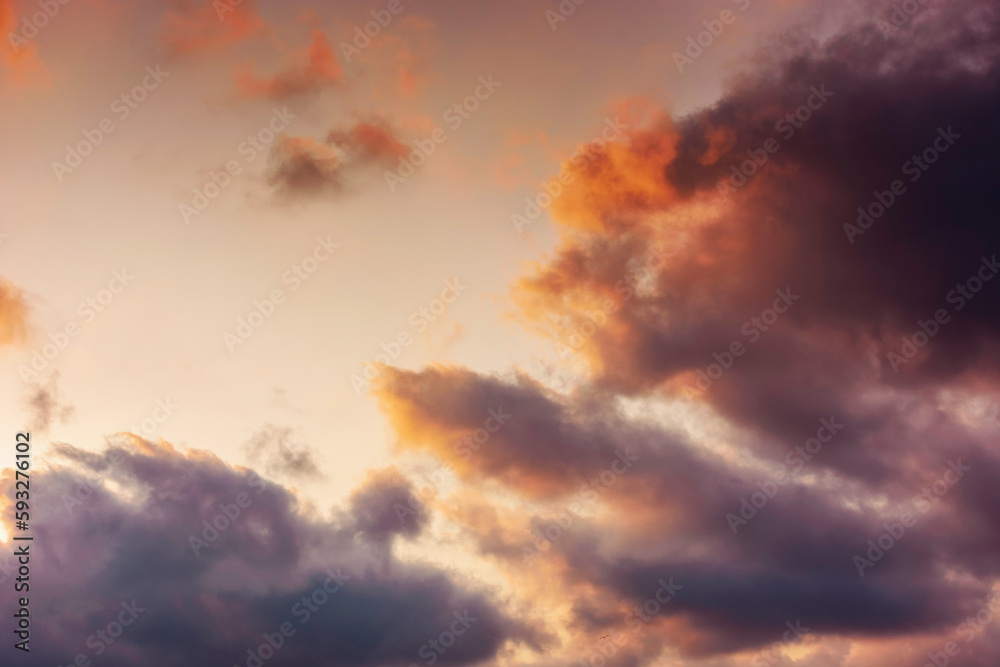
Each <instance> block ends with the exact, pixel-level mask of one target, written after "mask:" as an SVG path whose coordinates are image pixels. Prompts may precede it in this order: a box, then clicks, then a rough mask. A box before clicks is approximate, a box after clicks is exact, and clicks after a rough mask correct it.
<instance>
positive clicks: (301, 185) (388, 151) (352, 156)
mask: <svg viewBox="0 0 1000 667" xmlns="http://www.w3.org/2000/svg"><path fill="white" fill-rule="evenodd" d="M408 152H409V149H408V148H407V147H406V145H405V144H403V143H402V142H401V141H400V139H399V137H398V136H397V134H396V132H395V130H394V129H393V128H392V127H390V126H389V124H388V123H387V122H386V121H384V120H382V119H379V118H373V119H368V120H363V121H359V122H357V123H355V124H354V125H352V126H350V127H348V128H346V129H335V130H332V131H331V132H330V133H329V134H328V135H327V137H326V138H325V139H324V140H323V141H319V140H317V139H314V138H312V137H289V136H283V137H281V138H279V140H278V141H277V142H276V143H275V146H274V148H272V150H271V153H270V155H269V156H268V159H269V161H270V173H269V174H268V183H269V184H270V185H271V186H272V187H274V189H275V190H276V192H277V193H278V194H279V195H280V196H282V197H284V198H295V197H317V196H337V195H340V194H343V193H344V192H345V191H347V190H349V189H350V188H351V187H353V183H354V179H355V178H356V177H357V176H359V175H360V174H361V173H362V172H364V171H365V170H366V169H368V168H370V167H376V166H391V165H393V164H394V163H395V161H396V160H398V159H399V158H400V157H402V156H404V155H406V154H407V153H408Z"/></svg>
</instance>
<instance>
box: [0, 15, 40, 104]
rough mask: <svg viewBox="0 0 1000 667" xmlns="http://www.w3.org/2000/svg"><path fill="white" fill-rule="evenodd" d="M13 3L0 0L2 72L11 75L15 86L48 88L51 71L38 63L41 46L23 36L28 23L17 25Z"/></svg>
mask: <svg viewBox="0 0 1000 667" xmlns="http://www.w3.org/2000/svg"><path fill="white" fill-rule="evenodd" d="M16 9H17V8H16V3H15V1H14V0H0V36H2V37H3V41H2V42H0V69H6V70H8V72H9V73H10V80H11V82H13V83H14V85H16V86H38V85H45V84H46V83H48V81H49V73H48V70H46V69H45V67H44V66H43V65H42V64H41V62H39V60H38V47H37V46H35V44H34V43H33V42H31V41H30V38H28V37H27V36H26V35H24V34H23V30H22V28H23V26H24V25H25V20H22V21H21V25H18V17H17V11H16Z"/></svg>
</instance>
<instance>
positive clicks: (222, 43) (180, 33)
mask: <svg viewBox="0 0 1000 667" xmlns="http://www.w3.org/2000/svg"><path fill="white" fill-rule="evenodd" d="M266 28H267V24H266V23H265V22H264V19H262V18H261V16H260V14H258V13H257V10H256V8H255V7H254V2H253V0H244V1H243V2H242V3H241V4H239V5H236V6H231V5H228V4H224V3H206V4H204V5H202V6H195V5H192V4H191V3H187V2H185V3H183V4H181V5H180V6H179V8H178V9H175V10H170V11H168V12H167V14H166V15H165V16H164V17H163V23H162V25H161V26H160V35H159V37H160V42H161V44H162V45H163V46H164V48H166V50H167V52H168V53H171V54H174V55H176V54H185V53H212V52H217V51H222V50H223V49H225V48H226V47H229V46H232V45H234V44H238V43H240V42H243V41H245V40H247V39H250V38H251V37H254V36H256V35H258V34H260V33H262V32H263V31H264V30H265V29H266Z"/></svg>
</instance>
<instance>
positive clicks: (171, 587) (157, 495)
mask: <svg viewBox="0 0 1000 667" xmlns="http://www.w3.org/2000/svg"><path fill="white" fill-rule="evenodd" d="M52 454H53V456H52V460H51V462H52V468H51V469H50V470H48V471H47V472H43V471H36V472H35V474H34V475H33V479H32V481H34V482H36V483H37V487H36V485H32V491H33V495H32V499H33V500H34V501H35V503H36V504H37V510H36V511H37V518H36V519H35V525H34V526H33V528H34V531H35V534H36V535H37V536H38V537H39V539H40V540H43V541H44V543H45V544H46V546H47V548H46V549H34V548H33V549H32V555H31V565H32V575H33V576H32V579H33V581H34V580H35V578H37V580H38V581H43V580H44V581H46V582H48V585H47V586H45V587H41V588H39V589H38V590H37V591H36V590H35V589H34V588H33V589H32V591H31V592H32V595H31V604H32V609H33V610H34V609H48V610H49V611H48V612H47V615H46V618H47V619H48V621H47V622H46V623H44V624H37V625H35V626H33V627H32V637H31V639H32V644H31V649H32V654H36V653H37V654H36V659H37V660H38V661H39V662H40V663H52V664H56V663H58V662H60V661H61V662H66V661H67V659H69V660H72V659H74V657H75V656H76V655H78V654H81V653H82V654H85V655H87V656H88V658H89V659H91V660H92V659H94V658H95V657H97V653H96V651H97V650H98V649H99V650H100V652H101V655H100V659H101V662H102V664H106V665H109V667H118V666H122V667H123V666H125V665H132V666H133V667H144V666H145V665H158V666H161V667H162V666H174V665H183V664H186V665H213V664H244V663H245V662H246V660H247V659H248V650H250V649H253V650H256V649H257V648H258V647H259V646H260V645H261V644H264V643H265V637H264V633H267V634H272V633H275V632H277V631H278V630H279V628H280V626H281V625H282V624H283V623H286V622H288V623H291V624H292V627H293V628H294V629H295V634H294V635H292V636H290V637H288V638H287V640H286V641H285V642H284V643H283V645H282V647H281V648H280V649H278V651H277V653H276V655H275V657H274V659H273V660H272V663H273V664H279V665H291V664H303V663H310V662H311V663H315V662H316V661H317V659H319V658H318V657H317V656H322V664H324V665H330V666H331V667H334V666H341V665H343V666H347V665H371V666H373V667H374V666H375V665H384V664H404V663H405V664H408V663H409V662H416V661H422V658H420V657H418V651H420V650H421V649H422V648H423V650H425V651H429V650H431V649H429V648H427V647H426V645H427V642H428V641H429V640H430V639H433V638H436V637H438V636H439V635H440V634H441V633H442V632H444V631H446V630H448V629H449V627H450V626H451V624H452V623H453V622H455V619H456V616H455V614H458V615H459V616H462V615H463V614H466V616H465V618H466V619H467V620H468V618H470V617H471V618H472V619H474V620H473V621H472V622H471V623H469V624H468V629H467V631H466V632H465V633H464V634H463V635H462V636H461V637H459V638H458V639H457V640H456V641H455V643H454V645H453V646H452V647H451V648H449V649H448V650H447V652H446V653H445V654H444V655H443V656H440V661H441V662H442V663H443V664H471V663H474V662H478V661H483V660H489V659H490V658H492V657H494V656H495V655H496V653H497V652H498V651H499V650H500V649H501V648H502V647H504V646H507V645H511V644H517V643H520V642H523V641H528V642H533V641H534V639H533V636H534V632H533V631H532V630H530V629H528V628H527V627H526V626H525V625H524V624H523V623H521V622H519V621H515V620H513V619H511V618H510V617H509V616H507V615H506V614H505V613H504V612H502V611H501V610H500V609H499V608H498V607H497V605H496V603H495V602H494V601H493V600H491V599H490V598H488V597H487V596H486V595H484V594H483V593H479V592H473V591H471V590H468V589H466V588H464V587H463V586H462V585H460V584H458V583H456V582H455V581H454V580H453V579H452V578H451V577H450V576H449V575H448V574H446V573H445V572H443V571H439V570H434V569H431V568H427V567H421V566H415V565H408V564H404V563H400V562H394V563H393V567H392V569H391V573H389V572H386V571H383V570H380V569H376V568H374V567H372V564H373V561H374V560H375V559H376V558H378V559H382V558H384V557H385V554H384V553H376V552H374V551H371V550H370V548H369V547H368V546H367V545H366V543H365V542H364V541H363V540H356V539H355V538H354V537H353V526H354V525H355V523H354V521H352V520H350V517H347V520H346V521H345V523H343V524H341V523H333V522H325V521H322V520H320V519H318V518H317V517H315V516H312V515H308V514H307V513H306V512H305V511H304V508H303V507H301V506H300V504H299V502H298V500H297V499H296V498H295V496H294V495H292V493H291V492H289V491H288V490H287V489H285V488H283V487H281V486H279V485H277V484H275V483H273V482H271V481H269V480H266V479H262V478H259V477H254V476H253V475H251V474H250V472H249V471H247V470H243V469H234V468H232V467H230V466H229V465H227V464H226V463H224V462H223V461H221V460H220V459H218V458H216V457H215V456H214V455H212V454H211V453H208V452H199V451H192V452H187V453H182V452H179V451H177V450H175V449H174V448H173V447H171V446H170V445H169V444H167V443H163V442H161V443H159V444H154V443H151V442H148V441H144V440H141V439H140V438H138V437H136V436H132V435H128V436H124V437H120V438H116V439H114V440H111V441H109V446H108V448H107V449H106V450H105V451H104V452H102V453H99V454H94V453H89V452H85V451H82V450H80V449H77V448H75V447H73V446H71V445H67V444H61V445H60V444H57V445H54V449H53V450H52ZM57 456H58V457H59V459H60V460H62V461H65V463H63V464H57V463H56V457H57ZM110 480H114V481H115V483H116V487H115V489H116V490H115V491H114V492H112V491H111V490H110V489H109V488H108V487H107V486H106V485H105V482H106V481H110ZM0 486H2V487H3V498H4V500H2V501H0V504H3V505H4V507H3V512H4V516H5V517H12V516H13V512H12V510H11V508H10V507H8V506H7V503H8V502H9V501H8V500H7V499H9V498H12V497H13V490H12V488H13V473H12V471H10V470H6V471H4V475H3V481H2V483H0ZM36 488H37V489H38V490H37V491H35V489H36ZM244 494H245V495H244ZM238 499H240V500H238ZM247 501H249V502H247ZM237 502H241V503H242V509H239V515H238V516H237V515H236V514H235V513H236V511H237V509H238V508H239V507H240V506H238V505H237V504H236V503H237ZM224 511H225V512H228V513H229V515H230V517H232V518H231V519H230V520H229V521H226V520H225V515H224V514H223V512H224ZM220 516H222V517H223V519H218V517H220ZM205 522H212V523H214V524H216V525H217V526H219V528H218V529H217V531H216V532H214V533H213V532H211V531H209V530H208V529H207V528H206V524H205ZM210 525H211V524H210ZM195 537H197V538H199V539H201V538H205V539H204V540H203V541H204V542H205V544H204V545H201V544H199V543H197V542H195V541H194V540H193V538H195ZM193 544H194V545H197V549H198V551H199V553H198V555H195V553H194V551H195V547H193V546H192V545H193ZM331 574H332V575H333V577H339V578H341V579H342V581H341V582H340V588H339V589H337V590H335V592H330V593H328V594H324V595H323V596H322V603H320V602H319V600H320V596H318V595H317V594H315V591H317V590H322V588H323V586H324V582H326V586H327V589H326V590H327V591H330V590H331V589H334V587H335V586H337V585H338V582H337V579H336V578H333V579H332V578H331ZM304 596H308V597H310V598H311V599H312V601H313V602H312V603H311V605H312V611H310V612H309V613H308V614H307V613H306V610H307V609H309V606H307V605H306V604H305V603H303V602H302V600H303V597H304ZM123 602H124V603H125V604H126V605H130V606H132V607H133V608H134V607H138V608H141V612H139V614H138V616H137V618H135V620H134V621H133V622H132V623H131V624H130V626H129V627H127V628H125V630H124V632H122V633H121V634H120V636H115V630H114V629H112V631H111V633H110V634H111V636H113V637H115V638H114V641H113V642H106V641H105V640H103V639H101V638H99V637H97V636H95V633H96V631H97V630H101V629H105V628H107V626H108V624H109V623H112V622H115V621H116V620H117V619H118V618H119V614H120V613H122V603H123ZM3 627H4V628H5V631H7V632H8V633H10V632H11V631H12V630H11V628H12V623H11V622H10V619H8V620H7V621H5V622H4V623H3ZM459 627H461V626H459Z"/></svg>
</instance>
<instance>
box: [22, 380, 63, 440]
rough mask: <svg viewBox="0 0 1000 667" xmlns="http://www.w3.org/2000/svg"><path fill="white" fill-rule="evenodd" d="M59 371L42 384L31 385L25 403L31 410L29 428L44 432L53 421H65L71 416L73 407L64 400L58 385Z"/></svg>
mask: <svg viewBox="0 0 1000 667" xmlns="http://www.w3.org/2000/svg"><path fill="white" fill-rule="evenodd" d="M58 382H59V373H53V374H52V375H51V376H50V377H49V379H48V381H47V382H45V383H44V384H42V383H37V384H34V385H32V386H31V388H30V389H29V391H28V396H27V398H26V400H25V404H26V405H27V407H28V409H29V410H30V411H31V426H30V427H29V430H31V431H37V432H45V431H48V430H49V427H50V426H52V424H54V423H55V422H57V421H59V422H66V421H67V420H69V418H70V417H72V416H73V412H74V408H73V406H72V404H70V403H69V402H67V401H66V397H65V396H63V395H62V393H61V392H60V391H59V387H58Z"/></svg>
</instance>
